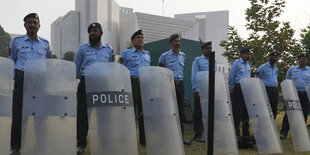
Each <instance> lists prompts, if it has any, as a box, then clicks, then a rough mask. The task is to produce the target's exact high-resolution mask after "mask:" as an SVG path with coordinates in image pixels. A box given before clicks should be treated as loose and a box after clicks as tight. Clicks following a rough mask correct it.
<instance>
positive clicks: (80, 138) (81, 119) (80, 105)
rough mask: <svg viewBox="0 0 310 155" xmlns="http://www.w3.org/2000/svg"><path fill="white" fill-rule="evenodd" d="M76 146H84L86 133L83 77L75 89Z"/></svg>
mask: <svg viewBox="0 0 310 155" xmlns="http://www.w3.org/2000/svg"><path fill="white" fill-rule="evenodd" d="M76 117H77V118H76V125H77V146H78V147H86V145H87V134H88V114H87V101H86V88H85V78H84V77H82V78H81V79H80V83H79V85H78V91H77V116H76Z"/></svg>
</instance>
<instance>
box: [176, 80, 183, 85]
mask: <svg viewBox="0 0 310 155" xmlns="http://www.w3.org/2000/svg"><path fill="white" fill-rule="evenodd" d="M174 83H175V84H176V85H179V84H181V83H183V80H181V81H174Z"/></svg>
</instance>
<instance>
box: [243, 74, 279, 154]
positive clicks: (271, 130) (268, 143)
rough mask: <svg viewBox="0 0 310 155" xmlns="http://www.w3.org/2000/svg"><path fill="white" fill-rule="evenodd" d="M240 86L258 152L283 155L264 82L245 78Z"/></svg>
mask: <svg viewBox="0 0 310 155" xmlns="http://www.w3.org/2000/svg"><path fill="white" fill-rule="evenodd" d="M240 84H241V89H242V93H243V97H244V101H245V104H246V107H247V110H248V114H249V118H250V124H251V127H252V130H253V132H254V137H255V141H256V145H257V148H258V152H259V153H260V154H272V153H282V152H283V149H282V145H281V142H280V138H279V135H278V133H277V129H276V126H275V122H274V117H273V114H272V111H271V107H270V103H269V99H268V96H267V92H266V88H265V85H264V83H263V81H262V80H261V79H258V78H244V79H241V80H240Z"/></svg>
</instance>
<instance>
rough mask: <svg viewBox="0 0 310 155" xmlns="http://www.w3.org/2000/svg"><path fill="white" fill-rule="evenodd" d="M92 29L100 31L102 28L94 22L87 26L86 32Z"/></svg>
mask: <svg viewBox="0 0 310 155" xmlns="http://www.w3.org/2000/svg"><path fill="white" fill-rule="evenodd" d="M92 28H98V29H100V30H101V31H102V27H101V25H100V24H99V23H97V22H94V23H91V24H90V25H89V26H88V29H87V32H88V33H89V31H90V29H92Z"/></svg>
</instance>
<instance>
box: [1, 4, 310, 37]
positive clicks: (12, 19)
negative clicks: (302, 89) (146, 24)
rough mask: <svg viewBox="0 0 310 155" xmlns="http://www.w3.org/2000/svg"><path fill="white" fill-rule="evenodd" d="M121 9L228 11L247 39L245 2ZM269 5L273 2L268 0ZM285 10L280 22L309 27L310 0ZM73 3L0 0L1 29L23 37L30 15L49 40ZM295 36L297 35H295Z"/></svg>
mask: <svg viewBox="0 0 310 155" xmlns="http://www.w3.org/2000/svg"><path fill="white" fill-rule="evenodd" d="M115 1H116V2H117V3H118V4H119V5H120V6H124V7H130V8H134V11H136V12H143V13H149V14H155V15H162V14H163V13H164V16H168V17H173V16H174V14H179V13H193V12H207V11H219V10H229V25H231V26H235V27H236V28H237V30H238V32H239V34H241V36H242V37H246V36H247V32H246V30H245V28H244V25H245V23H246V21H245V9H246V8H248V7H249V6H250V3H249V1H248V0H164V4H163V0H115ZM271 1H272V0H271ZM286 2H287V3H286V8H285V9H284V13H283V14H282V16H281V18H280V20H281V21H289V22H291V26H292V27H293V28H294V29H295V30H297V32H296V33H297V34H299V33H300V31H299V30H300V29H302V28H305V27H307V25H309V23H310V0H286ZM74 8H75V0H0V19H1V20H0V25H1V26H2V27H3V28H4V30H5V31H6V32H8V33H12V34H25V33H26V31H25V29H24V27H23V18H24V16H25V15H26V14H28V13H30V12H37V13H38V14H39V16H40V22H41V28H40V30H39V35H40V36H42V37H44V38H46V39H48V40H50V33H51V32H50V27H51V23H52V22H53V21H55V20H56V19H57V18H58V17H60V16H63V15H65V14H66V13H67V12H69V11H70V10H74ZM296 36H298V35H296Z"/></svg>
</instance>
